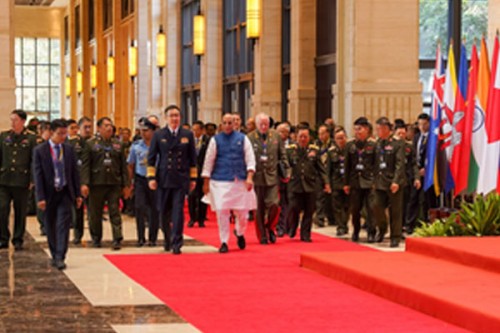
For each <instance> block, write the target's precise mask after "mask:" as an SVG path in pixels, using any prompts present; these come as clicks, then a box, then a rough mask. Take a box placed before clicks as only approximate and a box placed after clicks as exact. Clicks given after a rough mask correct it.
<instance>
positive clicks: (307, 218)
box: [287, 126, 331, 242]
mask: <svg viewBox="0 0 500 333" xmlns="http://www.w3.org/2000/svg"><path fill="white" fill-rule="evenodd" d="M297 129H298V133H297V144H292V145H290V146H289V147H288V149H287V156H288V161H289V163H290V166H291V168H292V173H291V178H290V182H289V184H288V185H289V187H288V190H289V195H290V202H289V206H288V207H289V208H288V209H289V210H288V214H287V222H288V235H289V236H290V238H293V237H295V234H296V233H297V226H298V220H299V219H298V216H299V214H300V212H301V211H303V212H304V215H303V216H302V221H301V223H300V240H301V241H303V242H311V227H312V217H313V214H314V210H315V208H316V207H315V206H316V182H321V183H322V184H323V187H324V191H325V192H328V193H329V192H331V188H330V182H329V179H328V175H327V172H326V168H325V165H323V163H321V161H320V158H319V147H318V146H316V145H313V144H309V142H310V138H311V137H310V130H309V128H308V127H306V126H298V127H297Z"/></svg>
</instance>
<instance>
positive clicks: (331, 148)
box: [328, 146, 337, 151]
mask: <svg viewBox="0 0 500 333" xmlns="http://www.w3.org/2000/svg"><path fill="white" fill-rule="evenodd" d="M335 149H337V146H331V147H330V148H328V151H332V150H335Z"/></svg>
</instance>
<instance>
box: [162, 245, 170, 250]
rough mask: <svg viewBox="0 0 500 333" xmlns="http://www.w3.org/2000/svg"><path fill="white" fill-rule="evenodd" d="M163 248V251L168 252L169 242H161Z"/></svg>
mask: <svg viewBox="0 0 500 333" xmlns="http://www.w3.org/2000/svg"><path fill="white" fill-rule="evenodd" d="M163 248H164V249H165V251H167V252H170V244H169V243H165V244H163Z"/></svg>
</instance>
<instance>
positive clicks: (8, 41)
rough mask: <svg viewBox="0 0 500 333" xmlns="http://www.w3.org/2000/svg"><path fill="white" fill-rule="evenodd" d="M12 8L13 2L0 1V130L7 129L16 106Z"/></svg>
mask: <svg viewBox="0 0 500 333" xmlns="http://www.w3.org/2000/svg"><path fill="white" fill-rule="evenodd" d="M13 7H14V0H0V130H4V129H6V128H9V126H10V122H9V114H10V112H11V111H12V110H13V109H14V108H15V106H16V97H15V95H14V89H15V88H16V82H15V78H14V39H13V38H14V34H13V29H12V23H13V15H14V12H13Z"/></svg>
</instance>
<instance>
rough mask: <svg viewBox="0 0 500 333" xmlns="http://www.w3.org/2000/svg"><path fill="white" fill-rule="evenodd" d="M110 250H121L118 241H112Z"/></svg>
mask: <svg viewBox="0 0 500 333" xmlns="http://www.w3.org/2000/svg"><path fill="white" fill-rule="evenodd" d="M111 248H112V249H113V250H115V251H117V250H119V249H121V248H122V247H121V245H120V241H117V240H115V241H113V245H112V246H111Z"/></svg>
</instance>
